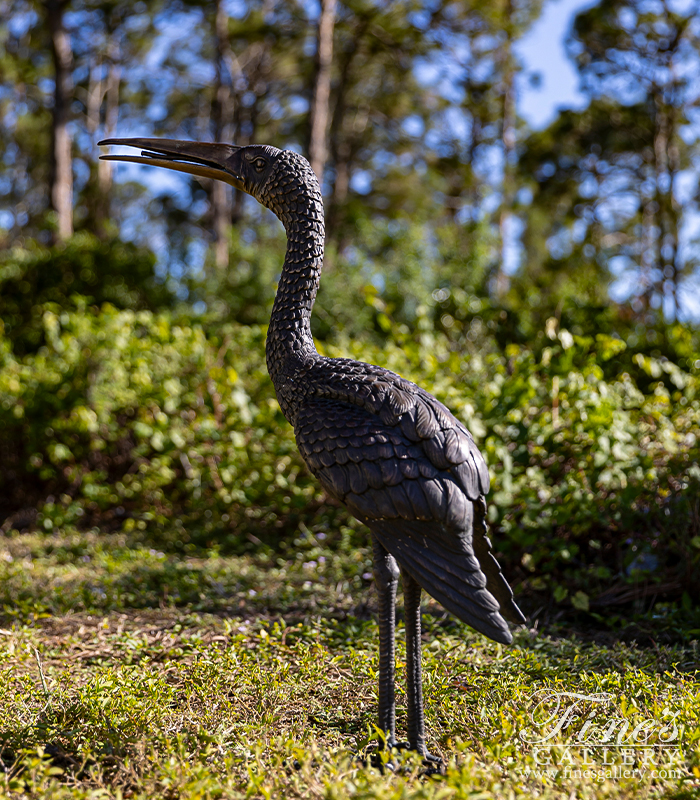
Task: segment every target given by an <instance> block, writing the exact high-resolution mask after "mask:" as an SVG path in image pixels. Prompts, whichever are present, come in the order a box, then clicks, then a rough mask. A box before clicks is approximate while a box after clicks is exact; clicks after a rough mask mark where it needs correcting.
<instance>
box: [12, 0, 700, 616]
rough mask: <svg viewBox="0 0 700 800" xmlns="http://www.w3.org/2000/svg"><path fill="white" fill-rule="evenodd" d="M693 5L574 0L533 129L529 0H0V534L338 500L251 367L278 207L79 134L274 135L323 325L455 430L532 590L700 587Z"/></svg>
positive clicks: (554, 596)
mask: <svg viewBox="0 0 700 800" xmlns="http://www.w3.org/2000/svg"><path fill="white" fill-rule="evenodd" d="M696 6H697V4H696V3H692V2H683V3H681V2H675V3H672V2H660V1H659V2H657V1H656V0H602V2H600V3H598V4H596V5H594V6H592V7H590V8H588V9H586V10H584V11H583V12H581V13H580V14H579V15H578V16H577V17H576V18H575V20H574V24H573V27H572V30H571V31H570V34H569V38H568V41H567V49H568V53H569V56H570V58H571V59H572V60H573V62H574V63H575V65H576V68H577V69H578V72H579V75H580V80H581V89H582V91H583V92H584V94H585V95H586V98H587V101H588V102H587V105H586V107H585V108H584V109H583V110H580V111H572V110H562V111H560V112H559V114H558V115H557V117H556V118H555V119H554V121H553V122H552V123H551V124H550V125H549V126H548V127H546V128H545V129H543V130H536V131H534V130H530V129H528V127H527V125H526V124H525V123H524V121H523V120H522V119H520V118H519V117H518V115H517V113H516V109H517V103H516V100H517V93H518V86H519V85H521V82H522V81H523V80H525V79H526V78H527V75H526V73H525V67H524V66H523V65H522V64H521V63H520V62H519V60H518V58H517V55H516V50H515V47H516V44H517V42H518V40H519V39H520V38H521V37H522V36H523V35H524V34H525V33H526V32H527V31H528V30H529V29H530V28H531V26H532V25H533V24H534V23H535V22H536V21H537V19H538V18H539V17H540V15H541V13H542V3H541V2H526V1H525V0H499V2H495V3H490V4H487V6H485V5H484V4H483V3H476V2H461V1H459V2H458V1H457V0H435V1H434V2H425V1H424V0H406V1H404V0H400V2H394V3H380V2H377V3H375V2H365V0H360V1H359V2H356V1H355V0H344V1H343V2H340V0H338V2H337V3H336V2H331V0H323V2H321V3H320V5H319V4H318V3H315V2H287V0H285V1H284V2H271V1H270V0H263V1H262V2H247V1H246V0H236V2H224V0H211V2H197V1H196V0H192V1H187V2H185V1H184V0H177V2H171V0H157V1H156V2H151V0H140V1H139V2H137V3H125V2H123V1H122V0H108V1H107V2H91V1H90V0H46V2H42V3H39V2H34V1H33V0H0V20H2V21H1V22H0V42H1V43H2V48H0V77H1V80H2V82H1V85H0V120H1V124H0V152H1V153H2V155H1V156H0V157H1V158H2V164H3V172H2V174H1V175H0V240H1V241H2V244H3V251H2V253H1V254H0V320H1V322H0V418H1V423H0V459H2V464H3V469H2V472H1V473H0V530H1V531H2V534H3V535H19V534H21V532H22V531H25V530H40V531H43V532H45V533H46V535H47V536H50V535H51V534H52V532H53V531H55V530H58V529H65V528H76V529H78V530H85V529H87V528H95V529H98V530H103V531H110V532H113V531H123V532H125V533H126V534H128V535H129V536H132V537H134V541H135V542H143V543H150V544H152V545H153V546H157V547H159V548H164V549H170V550H172V551H175V552H188V553H193V552H199V551H200V550H206V549H211V548H219V549H222V550H224V551H229V552H237V551H242V550H246V549H252V550H255V549H259V548H260V547H263V546H264V547H267V548H273V549H274V548H275V547H276V546H277V544H278V543H279V542H281V541H283V540H285V538H287V539H288V538H290V537H293V536H294V535H295V532H296V531H298V530H299V529H302V530H306V529H308V528H310V527H312V526H313V527H314V529H316V530H320V529H326V530H327V531H328V533H329V534H332V532H333V531H335V530H338V529H339V528H340V527H343V529H346V528H345V526H347V525H350V526H351V527H352V523H351V522H350V520H349V519H348V518H347V515H346V512H345V511H344V510H343V509H340V508H338V507H336V506H335V505H333V504H332V503H330V502H329V501H328V498H326V497H325V496H324V495H323V494H322V493H321V491H320V489H319V487H318V485H317V484H316V483H315V482H314V480H313V479H312V478H311V476H310V475H309V474H308V472H307V471H306V469H305V467H304V465H303V464H302V462H301V460H300V458H299V456H298V454H297V452H296V448H295V446H294V440H293V435H292V432H291V429H290V428H289V426H288V425H287V424H286V422H285V421H284V419H283V417H282V416H281V413H280V411H279V408H278V406H277V404H276V402H275V399H274V394H273V391H272V387H271V385H270V383H269V380H268V378H267V375H266V371H265V365H264V354H263V351H264V338H265V325H266V323H267V319H268V316H269V312H270V309H271V305H272V300H273V297H274V292H275V288H276V282H277V279H278V277H279V270H280V265H281V261H282V253H283V249H284V235H283V231H282V230H281V227H280V226H279V223H278V222H277V221H276V220H275V219H274V218H273V217H272V216H271V215H270V214H269V213H267V212H265V211H264V210H262V209H261V208H260V207H259V206H257V205H256V204H255V203H253V202H249V199H248V198H246V197H244V196H241V195H239V194H235V193H233V192H231V190H230V189H229V188H228V187H224V186H223V184H222V185H219V186H216V187H214V186H211V185H209V184H208V183H205V182H200V181H198V180H196V179H185V178H182V177H181V176H171V175H163V174H158V175H155V174H153V173H147V171H140V170H139V169H138V168H133V169H132V168H131V167H122V168H121V169H122V170H123V171H121V172H119V173H118V174H117V175H115V174H113V165H112V164H111V163H109V162H100V161H99V160H98V159H97V156H98V155H99V148H98V147H97V144H96V143H97V141H98V140H99V139H101V138H103V137H105V136H112V135H117V134H118V135H120V136H137V135H144V136H152V135H155V136H167V137H171V138H194V139H200V140H224V141H235V142H237V143H240V144H245V143H248V142H269V143H272V144H275V145H277V146H279V147H291V148H294V149H297V150H299V151H301V152H304V153H305V154H307V155H309V157H310V158H311V160H312V162H313V163H314V165H315V168H316V169H317V171H318V172H319V173H320V174H321V176H322V183H323V188H324V199H325V202H326V210H327V217H328V225H327V228H328V230H327V236H328V238H327V257H326V265H325V274H324V278H323V281H322V284H321V289H320V292H319V296H318V300H317V304H316V308H315V313H314V318H313V331H314V335H315V336H316V338H317V341H318V344H319V348H320V349H321V350H322V351H323V352H324V353H326V354H328V355H333V356H336V355H350V356H353V357H355V358H359V359H362V360H366V361H370V362H374V363H378V364H382V365H383V366H387V367H389V368H391V369H394V370H396V371H397V372H399V373H401V374H403V375H405V376H407V377H409V378H411V379H412V380H415V381H417V382H418V383H420V384H422V385H424V386H425V387H426V388H429V389H431V390H432V391H434V392H435V393H436V395H437V396H438V397H439V398H440V399H442V400H443V401H444V402H446V403H447V404H448V405H449V406H450V407H451V408H452V409H453V410H454V411H455V412H456V413H457V415H458V416H459V417H460V418H461V419H463V420H464V422H465V423H466V424H467V425H468V427H469V428H470V429H471V430H472V432H473V433H474V435H475V437H476V439H477V441H478V442H479V444H480V446H481V447H482V448H483V449H484V451H485V453H486V456H487V460H488V462H489V466H490V469H491V471H492V477H493V484H494V489H493V491H492V494H491V498H490V500H491V506H490V507H491V512H490V513H491V523H492V527H493V534H494V540H495V542H496V546H497V549H498V550H499V552H500V555H501V557H502V559H503V560H504V562H505V564H504V566H505V569H506V571H507V574H508V575H509V576H510V577H511V578H512V579H513V580H514V581H515V584H516V593H517V594H518V596H519V597H520V598H521V600H522V601H523V602H524V604H525V605H526V607H528V608H529V609H530V610H533V609H536V608H537V607H538V606H542V605H546V606H548V607H554V608H555V610H556V609H558V608H559V607H561V610H564V611H565V612H566V613H571V612H572V611H575V612H578V613H581V614H588V615H596V614H600V613H602V609H604V608H606V607H610V606H614V607H615V608H619V609H620V613H628V612H629V611H630V610H636V611H640V610H642V609H646V610H649V609H650V608H651V607H652V606H654V605H655V611H654V613H655V614H660V613H666V611H668V613H679V614H683V613H684V609H685V610H687V609H689V608H690V607H691V606H692V605H697V603H698V601H700V593H699V592H700V590H699V589H698V587H699V586H700V582H699V581H698V578H699V577H700V575H699V566H698V565H699V562H700V505H699V503H700V501H699V500H698V497H699V496H700V493H699V492H698V489H699V488H700V468H699V467H698V461H699V459H698V447H699V443H698V437H699V435H700V434H699V431H700V425H699V423H700V393H699V387H700V378H699V375H700V347H699V343H700V335H699V333H698V328H697V323H698V320H699V319H700V303H699V302H698V299H697V298H698V296H700V271H699V266H698V263H697V255H696V254H697V252H698V248H697V242H696V236H697V231H698V230H700V225H699V224H698V220H699V219H700V210H699V209H698V170H700V145H699V136H700V118H699V117H700V109H699V106H698V98H699V96H700V94H699V93H700V89H699V87H700V38H699V36H700V15H698V14H697V12H698V8H697V7H696ZM324 20H325V25H324V24H322V22H323V21H324ZM324 37H325V40H324ZM329 46H330V52H331V56H330V58H328V57H326V58H325V60H324V58H322V57H321V55H320V53H322V52H325V53H326V54H328V52H329ZM324 86H325V87H326V89H329V91H327V92H326V93H325V94H324V91H323V87H324ZM319 119H320V120H321V123H320V124H318V122H317V121H318V120H319ZM315 121H316V123H315ZM319 131H320V132H321V133H320V134H319ZM154 172H155V171H154ZM13 532H14V533H13ZM17 532H19V534H18V533H17ZM360 535H361V534H358V536H360ZM358 541H360V540H359V539H358ZM664 609H665V611H664Z"/></svg>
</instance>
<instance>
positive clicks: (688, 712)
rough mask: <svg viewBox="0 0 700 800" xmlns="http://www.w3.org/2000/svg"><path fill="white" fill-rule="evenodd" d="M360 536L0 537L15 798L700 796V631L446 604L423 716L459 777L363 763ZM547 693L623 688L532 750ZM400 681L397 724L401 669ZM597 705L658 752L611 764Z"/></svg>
mask: <svg viewBox="0 0 700 800" xmlns="http://www.w3.org/2000/svg"><path fill="white" fill-rule="evenodd" d="M349 535H350V532H347V531H346V532H345V533H344V537H346V538H347V536H349ZM346 538H345V539H343V541H344V542H345V544H343V542H341V543H340V545H339V546H335V547H333V548H332V549H331V548H329V547H327V546H325V545H324V542H323V541H321V540H320V539H319V538H318V537H317V536H314V535H312V533H311V532H306V534H305V535H302V536H300V537H299V538H298V539H297V540H295V541H294V542H293V543H290V545H289V547H288V548H287V549H286V550H282V551H279V552H273V551H270V550H268V551H265V552H262V553H259V554H258V555H256V556H237V557H225V558H224V557H220V556H218V555H217V554H210V556H209V557H202V558H192V557H189V558H185V557H174V556H166V555H164V554H163V553H160V552H158V551H155V550H152V549H147V548H145V547H134V542H133V541H129V540H127V539H126V538H125V537H124V536H122V535H116V534H114V535H103V534H99V533H95V532H93V533H88V534H85V533H82V534H77V533H75V532H70V531H67V532H63V533H60V534H57V535H53V536H41V535H35V534H25V535H22V536H19V535H15V536H7V537H4V538H0V606H1V607H3V608H4V612H3V615H2V616H0V751H1V753H2V758H1V759H0V797H5V796H8V797H12V798H19V797H22V796H26V797H39V798H52V799H53V798H64V797H65V798H68V797H71V798H73V797H75V798H98V797H100V798H102V797H104V798H112V797H113V798H127V797H131V798H153V797H159V798H161V797H162V798H180V797H182V798H217V797H221V798H239V797H240V798H248V797H250V798H328V800H333V799H334V798H377V799H379V798H381V799H382V800H384V799H386V800H389V798H392V799H393V798H396V799H397V800H398V798H435V800H437V799H438V798H440V800H443V799H446V798H462V797H469V798H474V799H475V798H491V797H493V798H503V797H532V796H538V797H545V798H548V797H552V798H554V797H556V798H579V797H580V798H644V797H674V798H679V800H680V798H690V797H698V796H700V724H699V722H698V717H699V714H700V705H699V703H698V699H697V698H698V696H699V695H700V680H699V678H700V673H698V672H697V665H698V661H697V643H696V642H691V644H690V645H680V644H677V645H668V646H655V645H653V644H652V645H650V646H649V647H638V646H636V645H634V644H632V643H622V642H613V643H612V644H607V645H603V644H601V643H600V642H596V641H584V640H582V639H580V638H577V637H575V636H573V637H568V638H555V637H551V636H546V635H543V634H538V633H537V632H535V631H532V630H531V631H528V630H526V629H522V630H520V631H518V632H517V633H516V637H515V642H514V644H513V646H511V647H501V646H500V645H496V644H494V643H492V642H489V641H488V640H487V639H485V638H484V637H481V636H479V635H477V634H475V633H473V632H472V631H470V630H469V629H468V628H467V627H466V626H464V625H462V624H461V623H458V622H456V621H454V620H453V619H452V618H450V617H448V616H447V615H445V614H443V613H442V612H441V610H440V608H439V607H438V606H437V605H436V604H433V603H432V602H426V611H427V613H426V614H425V620H424V628H425V637H424V639H425V641H424V686H425V692H426V697H427V708H426V716H427V720H426V721H427V725H428V733H429V749H430V750H431V751H432V752H434V753H438V754H440V755H441V756H442V757H443V758H444V759H445V760H446V761H447V762H448V769H447V775H446V776H444V777H440V776H433V777H426V776H424V775H422V774H421V765H420V763H418V761H417V760H416V759H415V758H414V757H413V756H411V754H399V755H398V756H396V757H395V759H394V763H393V764H391V765H390V766H391V767H392V769H389V768H385V769H383V770H380V769H377V768H375V767H373V766H371V765H368V764H371V762H368V761H367V759H365V760H364V764H363V761H362V759H360V758H358V754H360V755H361V754H363V753H364V754H366V753H367V751H368V750H370V749H373V748H374V747H375V746H376V743H377V742H376V739H377V733H376V730H375V729H374V727H373V722H374V717H375V705H376V683H377V654H378V652H377V632H376V626H375V624H374V622H373V620H372V615H371V611H372V607H373V597H374V596H373V590H372V587H371V579H370V575H369V572H370V554H369V551H368V549H367V548H362V547H360V548H357V547H351V546H349V545H348V544H347V540H346ZM402 634H403V629H402V626H401V624H399V637H398V660H399V662H400V663H399V675H401V672H402V669H401V668H402V663H403V659H404V657H405V649H404V647H403V639H402ZM545 690H550V691H555V692H559V693H561V692H573V693H578V694H583V695H587V696H589V695H591V694H596V693H607V694H609V695H610V696H611V702H610V703H609V704H608V705H606V706H605V710H604V711H601V710H600V708H601V707H600V706H596V705H595V703H592V702H591V701H581V702H580V704H579V706H578V710H579V712H580V714H581V719H579V720H574V719H572V720H571V722H572V724H571V725H570V726H569V727H568V728H563V729H562V730H561V731H559V732H558V733H557V734H556V736H555V737H554V739H553V741H554V742H555V743H556V744H555V746H553V747H539V748H538V747H537V746H534V745H533V744H532V743H531V742H528V741H525V740H524V739H523V736H524V737H525V739H527V738H528V734H529V737H530V738H532V732H533V731H535V730H536V728H535V727H534V723H533V719H532V717H531V713H532V710H533V707H534V704H535V702H536V700H533V696H535V695H536V693H539V694H538V695H537V697H538V698H540V699H541V698H542V696H543V695H542V692H543V691H545ZM398 694H399V696H398V731H399V734H400V733H401V732H402V731H405V696H404V694H403V688H402V680H401V681H400V683H399V687H398ZM567 702H569V703H570V702H574V701H571V700H569V701H567ZM543 708H544V706H541V707H540V711H542V710H543ZM550 710H551V708H550ZM596 714H597V716H596ZM585 719H593V720H594V722H595V723H596V724H600V725H602V726H603V727H604V726H605V725H608V724H610V723H611V722H612V723H613V724H615V723H617V725H618V728H619V727H620V726H623V725H624V722H625V721H627V722H628V723H629V727H628V731H630V730H633V729H634V728H635V727H636V728H637V730H645V731H647V733H648V734H649V735H650V738H649V739H648V742H651V744H650V746H649V747H648V748H641V749H640V748H638V749H636V750H635V749H630V748H624V747H622V746H620V747H617V746H616V747H612V748H610V749H609V750H608V754H609V756H610V760H612V761H614V762H615V765H616V766H615V769H616V770H617V774H618V775H619V774H620V773H621V772H624V770H625V769H627V771H628V773H629V774H628V775H626V776H624V775H623V776H622V777H615V778H612V777H605V774H604V773H605V769H608V770H612V767H610V766H608V767H605V768H602V773H601V772H600V771H599V770H600V769H601V767H600V764H599V763H598V762H599V761H600V758H599V751H595V749H593V750H591V749H590V748H589V749H588V750H586V748H585V747H584V746H583V745H582V744H581V743H580V742H579V741H578V740H577V738H576V736H577V734H578V732H580V731H581V730H582V728H581V725H582V724H583V723H584V722H585ZM536 721H539V722H542V719H541V718H539V717H536ZM640 725H641V728H639V726H640ZM673 725H675V730H676V731H677V735H676V736H675V737H674V736H672V734H671V733H670V731H671V730H672V726H673ZM662 726H666V727H665V734H664V735H665V737H666V738H667V739H668V738H670V739H671V740H672V742H673V745H674V746H673V747H672V748H670V747H667V748H664V747H660V746H659V743H660V742H661V739H662V738H663V737H662V736H660V732H661V728H662ZM537 730H539V729H537ZM617 730H618V729H617V728H616V731H615V732H617ZM521 734H522V735H521ZM567 743H568V746H567ZM652 745H653V746H652ZM642 751H646V756H643V755H642ZM630 752H631V755H630ZM669 757H672V759H673V761H672V763H670V764H669V763H668V759H669ZM644 758H646V759H647V767H646V768H644V767H643V766H642V765H641V763H640V759H641V760H644ZM596 759H597V761H596ZM635 759H636V761H635ZM664 759H666V760H664ZM548 760H549V761H551V762H552V763H551V764H547V763H545V762H547V761H548ZM2 765H4V766H2ZM635 768H636V771H635ZM586 769H589V770H594V773H591V772H589V773H588V774H586ZM654 769H656V772H654ZM599 778H600V779H599Z"/></svg>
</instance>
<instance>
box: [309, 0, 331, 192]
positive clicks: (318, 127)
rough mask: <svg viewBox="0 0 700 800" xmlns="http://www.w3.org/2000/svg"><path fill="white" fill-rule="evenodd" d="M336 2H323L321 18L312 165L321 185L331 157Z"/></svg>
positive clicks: (313, 103) (313, 104)
mask: <svg viewBox="0 0 700 800" xmlns="http://www.w3.org/2000/svg"><path fill="white" fill-rule="evenodd" d="M335 10H336V0H321V15H320V17H319V20H318V33H317V37H316V77H315V80H314V88H313V95H312V98H311V109H310V119H309V129H310V133H309V161H310V162H311V168H312V169H313V171H314V172H315V173H316V175H317V177H318V179H319V181H320V182H321V183H322V182H323V171H324V168H325V165H326V158H327V155H328V118H329V103H330V97H331V67H332V65H333V29H334V27H335Z"/></svg>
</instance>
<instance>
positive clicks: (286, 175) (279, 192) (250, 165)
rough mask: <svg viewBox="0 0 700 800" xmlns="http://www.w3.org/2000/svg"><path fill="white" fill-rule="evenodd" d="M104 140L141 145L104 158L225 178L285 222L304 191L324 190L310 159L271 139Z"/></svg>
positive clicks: (317, 197) (318, 194) (316, 194)
mask: <svg viewBox="0 0 700 800" xmlns="http://www.w3.org/2000/svg"><path fill="white" fill-rule="evenodd" d="M99 144H100V145H126V146H129V147H138V148H140V149H141V154H140V155H138V156H131V155H105V156H101V158H102V159H103V160H105V161H129V162H133V163H136V164H150V165H151V166H155V167H165V168H166V169H171V170H176V171H177V172H185V173H187V174H188V175H197V176H199V177H202V178H212V179H214V180H219V181H224V183H228V184H230V185H231V186H234V187H235V188H236V189H239V190H240V191H242V192H245V193H246V194H249V195H251V196H252V197H254V198H255V199H256V200H257V201H258V202H260V203H262V204H263V205H264V206H266V207H267V208H269V209H270V210H271V211H273V212H274V213H275V214H277V216H278V217H280V219H282V221H283V222H286V219H285V217H287V215H288V213H289V209H290V207H291V206H293V204H294V201H295V200H296V199H297V198H298V196H299V192H300V191H303V192H304V193H305V194H306V195H307V196H309V194H310V195H311V196H313V199H314V200H320V197H321V190H320V187H319V185H318V180H317V179H316V176H315V175H314V173H313V171H312V169H311V167H310V165H309V162H308V161H307V160H306V159H305V158H304V157H303V156H300V155H299V154H298V153H294V152H292V151H291V150H278V149H277V148H276V147H272V146H270V145H267V144H251V145H247V146H244V147H239V146H237V145H233V144H220V143H211V142H185V141H179V140H177V139H104V140H103V141H101V142H100V143H99Z"/></svg>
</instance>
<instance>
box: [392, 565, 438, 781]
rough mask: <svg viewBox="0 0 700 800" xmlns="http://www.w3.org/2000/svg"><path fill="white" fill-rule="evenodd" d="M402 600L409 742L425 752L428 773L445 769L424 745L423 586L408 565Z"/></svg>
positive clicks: (423, 753) (424, 760)
mask: <svg viewBox="0 0 700 800" xmlns="http://www.w3.org/2000/svg"><path fill="white" fill-rule="evenodd" d="M401 583H402V585H403V604H404V615H405V619H406V704H407V708H406V712H407V717H408V746H409V748H410V749H411V750H415V751H416V752H417V753H418V754H419V755H421V756H423V762H424V764H425V766H426V767H427V768H428V773H434V772H440V773H442V772H443V771H444V764H443V761H442V759H441V758H439V757H438V756H434V755H432V754H431V753H429V752H428V750H427V748H426V746H425V714H424V710H423V677H422V674H421V624H420V621H421V613H420V598H421V593H422V589H421V587H420V584H419V583H418V582H417V581H415V580H414V579H413V578H412V577H411V576H410V575H409V574H408V572H406V570H405V569H402V570H401Z"/></svg>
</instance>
